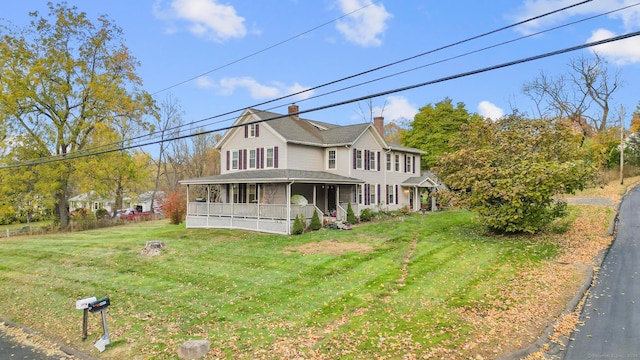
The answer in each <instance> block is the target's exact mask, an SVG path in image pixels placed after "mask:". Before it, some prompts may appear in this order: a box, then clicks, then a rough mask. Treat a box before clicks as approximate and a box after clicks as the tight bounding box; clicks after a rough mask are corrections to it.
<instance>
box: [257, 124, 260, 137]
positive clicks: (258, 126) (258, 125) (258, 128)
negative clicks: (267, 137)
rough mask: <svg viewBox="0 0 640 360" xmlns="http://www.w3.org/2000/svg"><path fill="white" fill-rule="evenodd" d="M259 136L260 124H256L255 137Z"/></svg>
mask: <svg viewBox="0 0 640 360" xmlns="http://www.w3.org/2000/svg"><path fill="white" fill-rule="evenodd" d="M258 136H260V124H256V137H258Z"/></svg>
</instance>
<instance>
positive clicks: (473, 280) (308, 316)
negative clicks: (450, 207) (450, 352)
mask: <svg viewBox="0 0 640 360" xmlns="http://www.w3.org/2000/svg"><path fill="white" fill-rule="evenodd" d="M403 219H404V221H398V220H388V221H385V222H378V223H370V224H365V225H359V226H357V227H354V229H353V230H351V231H341V230H321V231H319V232H315V233H308V234H304V235H301V236H293V237H286V236H278V235H268V234H255V233H250V232H239V231H224V230H203V229H185V228H184V226H172V225H168V224H167V223H166V222H164V221H163V222H148V223H139V224H131V225H125V226H119V227H112V228H106V229H100V230H93V231H86V232H76V233H66V234H55V235H48V236H40V237H37V238H36V237H30V238H9V239H4V240H0V316H1V317H4V318H7V319H9V320H12V321H14V322H17V323H22V324H26V325H28V326H30V327H32V328H35V329H37V330H38V331H40V332H42V333H44V334H46V335H49V336H51V337H54V338H56V339H58V340H59V341H61V342H64V343H66V344H68V345H69V346H72V347H74V348H77V349H79V350H81V351H84V352H87V353H90V354H91V355H93V356H96V357H101V358H114V359H117V358H140V359H143V358H144V359H146V358H158V359H170V358H177V356H176V349H177V346H178V345H179V344H181V343H182V342H184V341H186V340H188V339H208V340H209V341H211V347H212V351H211V353H210V355H211V358H213V357H215V356H218V357H223V358H234V359H237V358H247V359H254V358H273V359H277V358H284V357H287V356H288V357H294V356H295V355H298V356H300V357H301V358H327V359H335V358H363V359H364V358H367V359H368V358H373V357H376V358H385V357H386V358H401V357H402V356H404V355H406V354H413V355H414V356H416V357H426V356H428V354H432V353H433V352H434V351H435V350H434V349H439V350H442V349H445V351H446V349H459V348H461V347H462V346H463V343H464V341H465V337H466V336H467V335H469V334H471V333H478V332H483V331H488V329H479V328H478V327H477V326H474V325H472V324H469V323H468V322H466V321H465V319H464V318H463V317H462V316H460V311H459V309H463V308H471V307H473V308H475V309H478V308H481V307H482V306H487V307H489V306H492V305H489V304H490V302H489V301H486V302H485V300H490V299H491V300H494V301H493V303H494V304H495V303H496V301H498V300H500V299H499V297H500V296H501V293H500V290H504V289H505V288H506V287H508V286H509V284H510V281H512V280H513V279H514V278H516V277H517V276H518V271H520V270H521V269H523V268H530V267H536V266H539V265H540V264H541V263H542V262H543V260H545V259H549V258H552V257H553V256H555V254H556V252H557V249H556V247H555V246H554V245H551V243H550V242H545V241H541V240H540V239H537V240H533V239H530V238H517V237H499V238H494V237H490V236H488V235H487V234H485V233H484V230H483V228H482V226H481V225H478V224H474V223H473V222H472V221H471V215H470V214H469V213H468V212H465V211H446V212H439V213H433V214H427V215H424V216H421V215H415V216H405V217H403ZM148 240H163V241H164V242H165V243H166V245H167V247H166V248H165V250H164V252H163V254H162V255H160V256H156V257H145V256H142V255H141V254H140V250H141V249H142V247H143V246H144V244H145V242H146V241H148ZM322 241H326V243H325V244H326V247H329V248H331V247H336V248H340V247H341V246H343V245H348V244H350V243H357V244H359V245H361V247H362V248H363V251H351V252H347V253H344V254H338V253H335V254H332V253H328V254H322V253H311V254H309V253H307V254H304V253H302V252H300V251H297V250H296V249H297V247H299V246H302V245H305V244H306V245H313V244H314V243H319V242H322ZM316 247H317V248H322V247H320V246H318V245H317V244H316ZM367 249H368V251H366V250H367ZM89 296H96V297H98V298H100V297H104V296H108V297H110V299H111V304H112V305H111V307H110V311H109V316H108V319H109V320H108V321H109V329H110V335H111V339H112V345H111V346H110V347H108V348H107V350H106V351H105V352H104V353H102V354H100V353H98V352H97V350H96V349H95V348H93V343H94V342H95V341H97V339H98V338H99V336H100V335H102V330H101V327H100V317H99V316H98V315H91V316H90V319H89V320H90V325H91V326H90V332H89V339H88V340H87V341H85V342H82V341H81V319H82V311H80V310H76V309H75V301H76V300H78V299H81V298H85V297H89ZM498 303H500V306H508V305H505V304H508V302H499V301H498ZM484 304H487V305H484Z"/></svg>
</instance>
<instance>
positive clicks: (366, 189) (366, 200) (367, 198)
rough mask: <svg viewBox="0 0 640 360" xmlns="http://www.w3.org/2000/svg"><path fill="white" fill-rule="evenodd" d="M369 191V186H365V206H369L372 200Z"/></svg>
mask: <svg viewBox="0 0 640 360" xmlns="http://www.w3.org/2000/svg"><path fill="white" fill-rule="evenodd" d="M369 191H371V189H370V188H369V184H364V204H365V205H369V200H370V199H371V198H370V197H369Z"/></svg>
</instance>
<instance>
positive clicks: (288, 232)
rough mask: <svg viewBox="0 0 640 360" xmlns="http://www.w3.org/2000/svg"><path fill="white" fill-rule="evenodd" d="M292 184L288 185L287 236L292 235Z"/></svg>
mask: <svg viewBox="0 0 640 360" xmlns="http://www.w3.org/2000/svg"><path fill="white" fill-rule="evenodd" d="M291 184H293V183H288V184H287V235H291Z"/></svg>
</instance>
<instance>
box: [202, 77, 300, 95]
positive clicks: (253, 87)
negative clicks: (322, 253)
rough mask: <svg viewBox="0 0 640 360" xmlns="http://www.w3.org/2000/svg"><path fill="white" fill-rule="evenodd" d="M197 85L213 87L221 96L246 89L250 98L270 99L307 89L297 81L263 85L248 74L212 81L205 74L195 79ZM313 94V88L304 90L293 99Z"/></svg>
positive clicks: (207, 87)
mask: <svg viewBox="0 0 640 360" xmlns="http://www.w3.org/2000/svg"><path fill="white" fill-rule="evenodd" d="M196 85H197V86H198V87H201V88H204V89H215V90H217V91H218V94H220V95H223V96H230V95H233V94H234V92H235V91H236V90H237V89H246V90H247V91H248V92H249V95H250V96H251V98H252V99H271V98H276V97H281V96H286V95H289V94H293V93H298V92H301V91H304V90H306V89H308V87H304V86H302V85H300V84H298V83H294V84H293V85H286V84H283V83H280V82H273V83H272V84H271V85H263V84H260V83H259V82H258V81H256V80H255V79H253V78H252V77H249V76H243V77H227V78H222V79H220V80H219V81H217V82H216V81H213V80H211V79H210V78H208V77H206V76H202V77H199V78H198V79H197V81H196ZM312 95H313V90H309V91H305V92H303V93H301V94H298V95H296V96H294V99H295V100H304V99H307V98H309V97H311V96H312Z"/></svg>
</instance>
